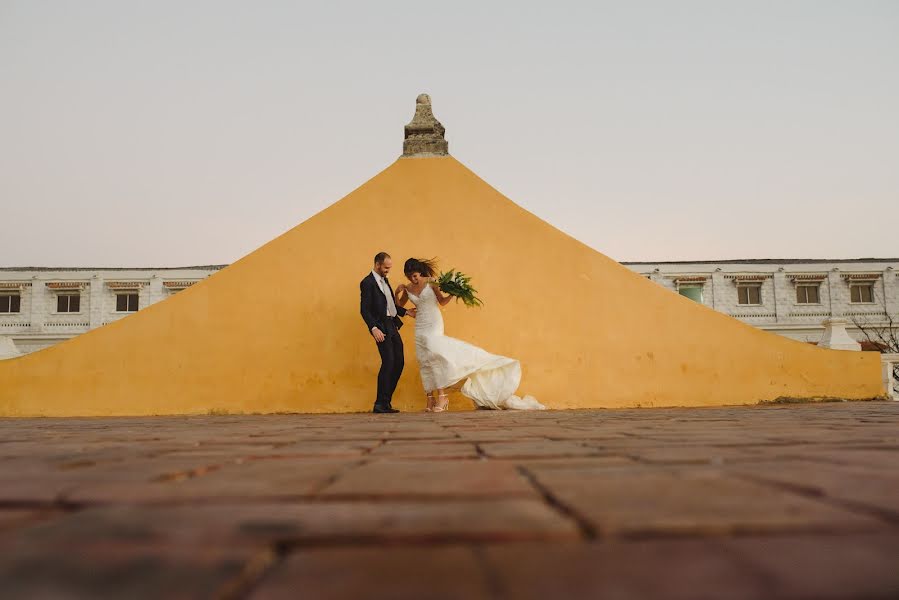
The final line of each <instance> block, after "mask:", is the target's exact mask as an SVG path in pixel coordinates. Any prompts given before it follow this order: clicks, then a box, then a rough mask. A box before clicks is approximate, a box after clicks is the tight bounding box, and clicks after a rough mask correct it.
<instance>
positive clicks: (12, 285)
mask: <svg viewBox="0 0 899 600" xmlns="http://www.w3.org/2000/svg"><path fill="white" fill-rule="evenodd" d="M27 287H31V282H30V281H0V290H24V289H25V288H27Z"/></svg>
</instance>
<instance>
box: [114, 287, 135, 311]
mask: <svg viewBox="0 0 899 600" xmlns="http://www.w3.org/2000/svg"><path fill="white" fill-rule="evenodd" d="M115 309H116V311H117V312H135V311H136V310H137V294H136V293H133V292H132V293H130V294H116V296H115Z"/></svg>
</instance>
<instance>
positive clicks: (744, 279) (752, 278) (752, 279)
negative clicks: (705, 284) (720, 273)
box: [724, 274, 773, 283]
mask: <svg viewBox="0 0 899 600" xmlns="http://www.w3.org/2000/svg"><path fill="white" fill-rule="evenodd" d="M772 277H773V275H771V274H767V275H725V276H724V278H725V279H732V280H733V281H734V283H762V282H763V281H765V280H766V279H771V278H772Z"/></svg>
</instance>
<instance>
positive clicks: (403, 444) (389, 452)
mask: <svg viewBox="0 0 899 600" xmlns="http://www.w3.org/2000/svg"><path fill="white" fill-rule="evenodd" d="M369 456H371V457H372V458H376V459H380V458H394V459H396V458H402V459H409V460H421V459H425V458H431V459H455V458H477V457H478V449H477V447H475V445H474V444H472V443H463V442H444V441H441V442H434V441H428V442H422V441H388V442H386V443H385V444H383V445H382V446H378V447H377V448H375V449H374V450H372V452H371V453H370V454H369Z"/></svg>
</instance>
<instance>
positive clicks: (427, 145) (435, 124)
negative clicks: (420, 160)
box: [403, 94, 449, 157]
mask: <svg viewBox="0 0 899 600" xmlns="http://www.w3.org/2000/svg"><path fill="white" fill-rule="evenodd" d="M405 133H406V135H405V140H403V156H404V157H416V156H446V155H448V154H449V142H447V141H446V140H445V139H444V138H443V134H444V133H446V129H445V128H444V127H443V125H441V124H440V121H438V120H437V119H436V118H434V112H433V111H432V110H431V97H430V96H428V95H427V94H419V95H418V98H416V99H415V116H414V117H412V120H411V121H410V122H409V124H408V125H406V127H405Z"/></svg>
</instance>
